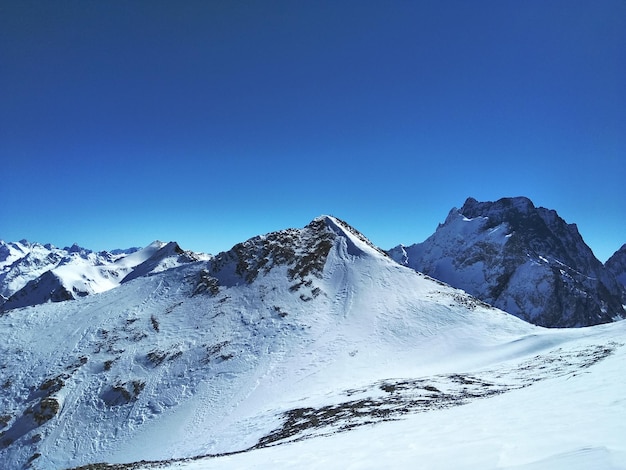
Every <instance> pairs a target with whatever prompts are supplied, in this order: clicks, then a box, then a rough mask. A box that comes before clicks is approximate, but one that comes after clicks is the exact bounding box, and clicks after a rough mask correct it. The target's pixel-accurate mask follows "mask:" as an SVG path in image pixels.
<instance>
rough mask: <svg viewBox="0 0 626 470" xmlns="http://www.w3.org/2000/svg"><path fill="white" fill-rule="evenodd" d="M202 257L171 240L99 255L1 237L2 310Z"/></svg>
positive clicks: (103, 287)
mask: <svg viewBox="0 0 626 470" xmlns="http://www.w3.org/2000/svg"><path fill="white" fill-rule="evenodd" d="M202 257H203V255H196V254H194V253H191V252H184V251H183V250H182V249H180V247H179V246H178V245H177V244H176V243H173V242H171V243H168V244H166V243H163V242H159V241H156V242H154V243H152V244H150V245H148V246H147V247H146V248H144V249H141V250H140V249H130V250H125V251H122V250H118V251H116V252H115V253H109V252H106V251H102V252H99V253H95V252H93V251H91V250H87V249H84V248H81V247H79V246H77V245H73V246H71V247H67V248H63V249H61V248H56V247H54V246H52V245H41V244H38V243H29V242H27V241H25V240H22V241H20V242H17V243H5V242H1V241H0V289H1V295H2V303H1V305H0V311H7V310H11V309H13V308H19V307H25V306H29V305H38V304H41V303H44V302H49V301H51V302H60V301H64V300H72V299H76V298H78V297H84V296H86V295H90V294H94V293H99V292H104V291H107V290H109V289H112V288H114V287H116V286H118V285H119V284H120V283H121V282H124V281H125V279H127V278H128V279H132V278H133V277H137V276H144V275H147V274H148V273H151V272H158V271H162V270H164V269H168V268H171V267H174V266H178V265H180V264H181V263H188V262H192V261H197V260H199V259H201V258H202ZM205 258H206V257H205ZM133 273H134V274H133Z"/></svg>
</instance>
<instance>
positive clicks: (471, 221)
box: [389, 197, 626, 327]
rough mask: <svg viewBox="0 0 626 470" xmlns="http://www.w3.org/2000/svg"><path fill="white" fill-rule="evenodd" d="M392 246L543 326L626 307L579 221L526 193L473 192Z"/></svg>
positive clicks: (587, 321) (582, 322)
mask: <svg viewBox="0 0 626 470" xmlns="http://www.w3.org/2000/svg"><path fill="white" fill-rule="evenodd" d="M389 253H390V255H391V256H392V258H394V259H395V260H396V261H398V262H400V263H401V264H404V265H407V266H410V267H412V268H413V269H415V270H417V271H421V272H423V273H425V274H428V275H430V276H432V277H434V278H436V279H440V280H442V281H444V282H447V283H449V284H451V285H452V286H454V287H458V288H461V289H464V290H465V291H467V292H468V293H470V294H472V295H474V296H476V297H478V298H480V299H481V300H483V301H485V302H488V303H490V304H492V305H494V306H496V307H499V308H501V309H503V310H505V311H507V312H509V313H511V314H513V315H516V316H518V317H520V318H522V319H524V320H526V321H529V322H531V323H535V324H537V325H541V326H548V327H576V326H587V325H594V324H598V323H606V322H610V321H612V320H614V319H616V318H622V317H624V316H625V314H626V312H624V308H623V306H622V302H621V296H622V288H621V286H620V285H619V284H618V282H617V281H616V280H615V277H614V276H613V274H612V273H611V272H610V271H609V270H607V269H606V268H605V267H604V266H603V265H602V263H601V262H600V261H598V260H597V259H596V257H595V256H594V255H593V253H592V251H591V249H590V248H589V247H588V246H587V245H586V244H585V242H584V241H583V239H582V237H581V236H580V234H579V233H578V229H577V227H576V225H575V224H567V223H566V222H565V221H564V220H563V219H561V218H560V217H559V216H558V214H557V213H556V212H555V211H553V210H548V209H545V208H543V207H535V206H534V205H533V203H532V202H531V201H530V200H529V199H527V198H524V197H517V198H503V199H500V200H498V201H496V202H478V201H476V200H475V199H472V198H469V199H467V201H466V202H465V204H464V205H463V207H462V208H461V209H456V208H454V209H452V210H451V211H450V213H449V214H448V217H447V219H446V221H445V223H443V224H440V225H439V227H437V230H436V232H435V233H434V234H433V235H432V236H431V237H429V238H428V239H427V240H426V241H424V242H423V243H418V244H415V245H412V246H409V247H403V246H398V247H395V248H393V249H392V250H390V252H389Z"/></svg>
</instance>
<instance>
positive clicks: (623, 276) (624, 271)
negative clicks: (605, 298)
mask: <svg viewBox="0 0 626 470" xmlns="http://www.w3.org/2000/svg"><path fill="white" fill-rule="evenodd" d="M604 266H606V269H608V270H609V271H611V273H612V274H613V275H614V276H615V278H616V279H617V280H618V281H619V282H620V283H621V284H622V285H623V286H624V287H626V244H624V245H622V247H621V248H620V249H619V250H617V251H616V252H615V253H614V254H613V255H612V256H611V257H610V258H609V259H608V260H607V261H606V263H604Z"/></svg>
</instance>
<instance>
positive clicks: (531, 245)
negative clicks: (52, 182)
mask: <svg viewBox="0 0 626 470" xmlns="http://www.w3.org/2000/svg"><path fill="white" fill-rule="evenodd" d="M247 243H250V242H247ZM241 246H244V245H241V244H240V245H237V246H236V247H235V248H234V250H235V252H237V249H239V248H238V247H241ZM379 250H380V249H379ZM380 251H381V252H382V250H380ZM229 253H230V252H229ZM252 254H253V253H252V252H246V253H242V254H241V257H242V259H241V260H240V261H239V263H240V265H241V266H243V265H247V264H249V263H252V261H251V260H250V259H247V258H246V256H248V257H250V256H251V255H252ZM388 254H389V256H390V257H391V258H392V259H394V260H395V261H396V262H398V263H400V264H402V265H405V266H408V267H410V268H412V269H415V270H416V271H419V272H422V273H424V274H427V275H429V276H431V277H433V278H435V279H438V280H441V281H443V282H446V283H448V284H450V285H451V286H453V287H456V288H459V289H463V290H465V291H466V292H468V293H469V294H471V295H473V296H475V297H477V298H478V299H480V300H482V301H484V302H487V303H489V304H491V305H494V306H496V307H498V308H501V309H502V310H505V311H507V312H508V313H511V314H513V315H515V316H517V317H519V318H522V319H523V320H525V321H528V322H530V323H533V324H536V325H540V326H547V327H580V326H588V325H595V324H599V323H607V322H611V321H613V320H615V319H620V318H624V317H626V311H625V310H624V304H625V303H626V293H625V292H626V288H625V285H626V245H624V246H623V247H622V248H621V249H620V250H619V251H618V252H616V253H615V254H614V255H613V256H612V257H611V258H610V259H609V260H608V261H607V263H606V266H605V265H603V264H602V263H601V262H600V261H599V260H597V259H596V258H595V256H594V255H593V253H592V251H591V249H590V248H589V247H588V246H587V245H586V244H585V242H584V241H583V239H582V237H581V236H580V234H579V233H578V229H577V227H576V225H574V224H567V223H566V222H565V221H564V220H563V219H561V218H560V217H559V216H558V214H557V213H556V212H555V211H553V210H548V209H545V208H542V207H535V206H534V205H533V203H532V202H531V201H530V200H529V199H527V198H524V197H517V198H503V199H500V200H498V201H496V202H478V201H476V200H475V199H472V198H469V199H468V200H467V201H466V202H465V204H464V205H463V206H462V207H461V209H456V208H453V209H452V210H451V211H450V213H449V214H448V217H447V219H446V221H445V222H444V223H443V224H440V225H439V227H438V228H437V230H436V232H435V233H434V234H433V235H432V236H431V237H429V238H428V239H427V240H426V241H424V242H422V243H417V244H414V245H411V246H403V245H398V246H396V247H395V248H392V249H391V250H389V251H388ZM224 256H226V254H220V255H218V256H217V258H218V259H222V258H223V257H224ZM210 258H211V256H210V255H206V254H200V253H193V252H190V251H184V250H182V249H181V248H180V247H179V246H178V244H177V243H175V242H170V243H163V242H159V241H156V242H154V243H152V244H150V245H148V246H147V247H145V248H143V249H138V248H133V249H129V250H114V251H112V252H99V253H96V252H92V251H90V250H87V249H84V248H81V247H79V246H77V245H73V246H72V247H67V248H63V249H59V248H56V247H54V246H51V245H41V244H38V243H29V242H27V241H25V240H22V241H19V242H9V243H7V242H3V241H0V312H2V311H8V310H11V309H14V308H18V307H24V306H29V305H38V304H41V303H45V302H48V301H52V302H59V301H64V300H72V299H76V298H78V297H83V296H86V295H89V294H94V293H99V292H104V291H106V290H109V289H112V288H114V287H117V286H119V285H120V284H122V283H124V282H127V281H129V280H131V279H135V278H137V277H141V276H145V275H148V274H151V273H156V272H160V271H163V270H165V269H169V268H171V267H175V266H179V265H181V264H186V263H191V262H195V261H199V260H208V259H210ZM256 262H257V263H258V262H259V261H256ZM248 275H250V274H248Z"/></svg>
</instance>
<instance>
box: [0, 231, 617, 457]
mask: <svg viewBox="0 0 626 470" xmlns="http://www.w3.org/2000/svg"><path fill="white" fill-rule="evenodd" d="M324 223H325V224H326V229H325V230H330V231H331V232H329V233H333V234H334V235H333V237H334V238H333V245H332V249H331V250H330V252H329V254H328V258H327V260H326V263H325V265H324V268H323V272H322V273H321V274H320V275H319V276H315V275H310V276H307V277H306V279H304V280H305V281H306V282H304V283H302V284H300V282H299V281H298V280H297V279H296V280H295V281H294V279H293V278H290V275H289V266H288V265H278V264H277V265H276V266H273V267H272V268H271V269H268V270H267V272H263V273H261V274H259V276H258V277H257V278H256V279H255V280H254V281H253V282H252V283H250V284H248V283H245V282H241V283H237V282H234V279H235V278H234V277H233V278H231V277H229V278H228V281H229V283H230V284H229V287H226V286H225V285H220V288H219V289H218V290H217V292H211V293H208V292H203V293H200V294H198V293H197V292H198V291H197V287H198V280H199V279H204V278H203V277H202V276H203V272H205V271H204V270H205V269H208V268H209V262H199V263H193V264H189V265H186V266H182V267H179V268H175V269H170V270H167V271H164V272H161V273H158V274H155V275H151V276H146V277H140V278H137V279H135V280H133V281H130V282H128V283H126V284H123V285H122V286H120V287H118V288H116V289H114V290H111V291H108V292H105V293H102V294H98V295H93V296H90V297H86V298H83V299H79V300H77V301H72V302H66V303H59V304H46V305H42V306H38V307H32V308H24V309H17V310H13V311H10V312H8V313H7V314H5V315H3V316H1V317H0V332H1V334H2V338H3V341H2V344H1V345H0V358H1V359H0V399H1V401H0V419H1V422H0V426H2V427H1V428H0V432H2V433H3V434H2V436H0V461H2V462H3V467H2V468H7V469H18V468H22V467H23V466H25V465H30V466H31V468H35V469H57V468H70V467H76V466H80V465H86V464H91V463H96V462H108V463H119V464H122V463H129V462H137V461H140V460H147V461H153V462H156V461H161V462H160V463H159V464H158V465H159V467H160V468H189V469H204V468H219V469H230V468H241V469H244V468H245V469H249V468H337V469H340V468H341V469H345V468H381V467H392V468H429V469H438V468H440V469H444V468H446V469H447V468H449V469H458V468H468V469H469V468H480V469H489V468H494V469H495V468H523V469H544V468H546V469H547V468H550V469H555V468H556V469H559V468H563V469H572V468H574V469H577V468H580V469H583V468H584V469H588V468H626V442H625V439H624V437H625V436H626V419H625V418H626V411H625V410H626V398H625V396H626V395H624V390H626V386H625V385H626V383H625V382H626V379H625V378H624V374H623V364H624V359H625V358H624V355H625V354H626V347H624V343H625V342H626V341H625V339H624V338H626V323H624V322H618V323H614V324H611V325H605V326H598V327H593V328H585V329H572V330H546V329H542V328H538V327H534V326H531V325H529V324H527V323H524V322H522V321H521V320H519V319H517V318H515V317H512V316H510V315H507V314H505V313H503V312H501V311H499V310H496V309H493V308H490V307H489V306H486V305H484V304H482V303H480V302H477V301H475V300H474V299H472V298H471V297H468V296H466V295H465V294H464V293H463V292H462V291H458V290H455V289H452V288H450V287H448V286H445V285H442V284H440V283H436V282H435V281H433V280H431V279H429V278H426V277H424V276H421V275H419V274H417V273H415V272H414V271H412V270H410V269H408V268H404V267H402V266H399V265H397V264H395V263H394V262H393V261H391V260H390V259H388V258H386V257H385V256H384V255H383V254H381V253H380V252H378V251H377V250H375V249H374V248H373V247H371V246H369V245H368V244H367V243H365V242H364V241H363V240H361V239H360V238H359V237H358V236H356V235H355V234H353V233H351V232H349V231H347V230H345V229H344V228H343V227H342V226H341V225H340V224H339V223H337V221H335V220H334V219H325V220H324ZM290 236H292V237H295V238H298V237H300V238H302V239H306V237H312V236H314V235H311V234H310V233H309V232H306V231H301V232H297V233H296V232H293V233H290ZM226 271H227V272H231V271H228V269H226ZM232 272H234V268H233V270H232ZM194 293H196V295H194ZM55 403H56V405H55ZM220 454H222V455H221V456H217V455H220ZM185 459H186V460H185ZM147 465H148V466H151V465H150V464H147ZM120 468H123V467H120Z"/></svg>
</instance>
